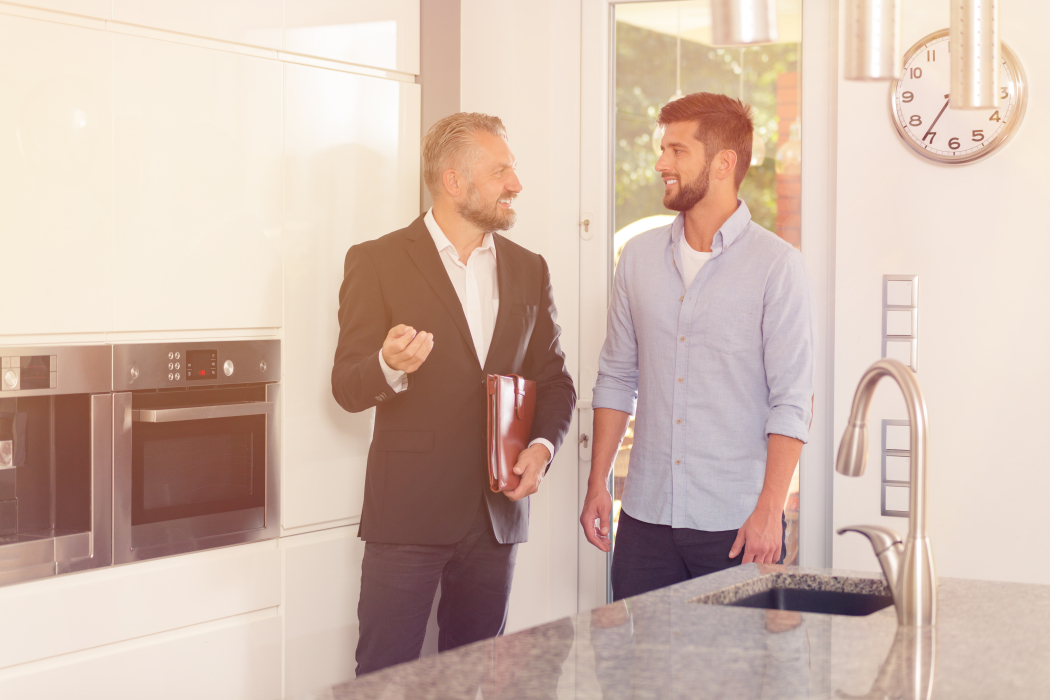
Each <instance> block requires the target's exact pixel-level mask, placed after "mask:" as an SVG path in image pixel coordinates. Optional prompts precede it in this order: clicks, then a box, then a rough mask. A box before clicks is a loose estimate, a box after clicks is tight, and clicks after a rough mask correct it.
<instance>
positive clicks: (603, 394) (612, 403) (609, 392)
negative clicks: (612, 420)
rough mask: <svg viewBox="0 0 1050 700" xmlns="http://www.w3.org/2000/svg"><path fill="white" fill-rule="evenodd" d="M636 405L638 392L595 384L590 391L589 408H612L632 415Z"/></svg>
mask: <svg viewBox="0 0 1050 700" xmlns="http://www.w3.org/2000/svg"><path fill="white" fill-rule="evenodd" d="M637 407H638V392H637V391H623V390H620V389H610V388H609V387H607V386H596V387H594V391H593V392H591V408H612V409H615V410H617V411H623V412H624V413H626V414H628V415H631V416H633V415H634V411H635V409H636V408H637Z"/></svg>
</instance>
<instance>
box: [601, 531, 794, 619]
mask: <svg viewBox="0 0 1050 700" xmlns="http://www.w3.org/2000/svg"><path fill="white" fill-rule="evenodd" d="M782 523H783V524H782V527H783V528H784V531H786V528H787V522H786V521H782ZM737 532H738V531H737V530H720V531H717V532H708V531H705V530H692V529H690V528H686V527H671V526H670V525H653V524H652V523H646V522H643V521H641V520H637V519H635V518H632V517H631V516H630V515H628V514H627V512H626V511H624V510H621V511H620V520H619V522H618V524H617V526H616V543H615V547H614V548H613V561H612V589H613V599H614V600H620V599H622V598H630V597H631V596H636V595H641V594H642V593H648V592H649V591H654V590H656V589H657V588H663V587H664V586H670V585H673V584H675V583H681V582H682V581H688V580H689V579H691V578H696V577H697V576H704V575H705V574H712V573H714V572H716V571H722V570H723V569H728V568H730V567H733V566H738V565H740V563H741V562H742V561H743V559H744V553H743V552H740V554H738V555H737V556H736V557H735V558H733V559H730V558H729V550H730V549H732V548H733V542H734V541H735V540H736V536H737ZM786 555H787V546H786V545H782V546H781V549H780V561H779V562H777V563H778V564H779V563H783V561H784V557H785V556H786Z"/></svg>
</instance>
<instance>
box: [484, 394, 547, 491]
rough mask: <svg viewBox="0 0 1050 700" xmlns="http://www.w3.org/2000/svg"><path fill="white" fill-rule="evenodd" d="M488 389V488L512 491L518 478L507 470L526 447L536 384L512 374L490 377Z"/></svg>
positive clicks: (530, 429)
mask: <svg viewBox="0 0 1050 700" xmlns="http://www.w3.org/2000/svg"><path fill="white" fill-rule="evenodd" d="M486 386H487V390H488V411H487V414H488V463H489V488H490V489H492V490H493V491H496V492H499V491H513V490H514V489H516V488H518V483H519V482H520V481H521V477H519V476H518V475H517V474H515V473H514V472H513V471H511V470H512V469H513V468H514V465H515V464H516V463H517V461H518V455H519V454H521V451H522V450H524V449H525V448H526V446H528V444H529V436H530V435H531V434H532V417H533V415H534V414H535V413H536V382H534V381H532V380H531V379H525V378H524V377H519V376H518V375H516V374H512V375H510V376H505V375H502V374H490V375H488V378H487V380H486Z"/></svg>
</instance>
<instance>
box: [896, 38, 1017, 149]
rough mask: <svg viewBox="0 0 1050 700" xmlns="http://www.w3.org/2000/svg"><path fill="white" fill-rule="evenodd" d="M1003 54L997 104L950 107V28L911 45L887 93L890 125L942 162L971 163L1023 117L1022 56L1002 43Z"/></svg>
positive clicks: (999, 142) (1000, 141) (997, 145)
mask: <svg viewBox="0 0 1050 700" xmlns="http://www.w3.org/2000/svg"><path fill="white" fill-rule="evenodd" d="M1001 56H1002V64H1001V65H1002V69H1001V70H1002V72H1001V74H1000V86H1001V87H1000V94H999V104H998V105H997V107H995V108H993V109H988V110H980V109H952V108H951V107H949V106H948V87H949V85H950V82H951V79H950V70H951V62H950V60H949V56H948V30H947V29H942V30H941V31H939V32H934V33H933V34H930V35H929V36H927V37H925V38H923V39H921V40H920V41H919V42H918V43H917V44H915V45H914V46H912V47H911V49H909V50H908V53H906V54H905V56H904V70H903V72H902V73H901V77H900V78H898V79H897V81H896V82H895V83H894V85H893V93H892V95H891V109H892V111H893V115H892V116H893V125H894V126H895V127H897V133H898V134H899V135H900V137H901V139H903V140H904V143H906V144H907V145H908V146H910V147H911V148H912V150H914V151H915V152H916V153H918V154H919V155H921V156H923V157H924V158H928V159H930V160H932V161H934V162H936V163H943V164H945V165H961V164H963V163H972V162H974V161H976V160H980V159H981V158H987V157H988V156H990V155H991V154H993V153H995V152H996V151H997V150H999V149H1000V148H1002V147H1003V146H1005V145H1006V143H1007V142H1008V141H1009V140H1010V139H1011V138H1013V135H1014V134H1015V133H1017V128H1018V127H1019V126H1020V125H1021V120H1022V119H1023V118H1024V112H1025V107H1026V106H1027V103H1028V89H1027V85H1026V83H1025V76H1024V69H1023V68H1022V67H1021V62H1020V61H1019V60H1018V59H1017V55H1016V54H1014V52H1013V51H1011V50H1010V48H1009V47H1008V46H1007V45H1006V44H1005V43H1003V44H1002V53H1001Z"/></svg>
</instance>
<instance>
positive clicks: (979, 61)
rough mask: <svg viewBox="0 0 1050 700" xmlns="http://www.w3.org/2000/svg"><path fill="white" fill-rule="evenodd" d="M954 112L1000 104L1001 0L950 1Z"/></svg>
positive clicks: (952, 103)
mask: <svg viewBox="0 0 1050 700" xmlns="http://www.w3.org/2000/svg"><path fill="white" fill-rule="evenodd" d="M951 2H952V17H951V20H952V24H951V34H950V46H951V61H952V64H951V65H952V82H951V88H950V90H949V92H950V94H951V107H952V109H992V108H994V107H997V106H998V105H999V70H1000V49H999V0H951Z"/></svg>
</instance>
